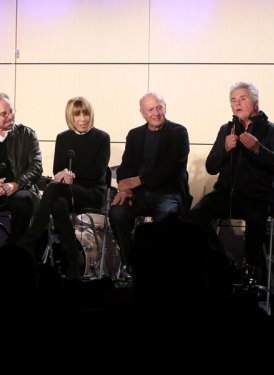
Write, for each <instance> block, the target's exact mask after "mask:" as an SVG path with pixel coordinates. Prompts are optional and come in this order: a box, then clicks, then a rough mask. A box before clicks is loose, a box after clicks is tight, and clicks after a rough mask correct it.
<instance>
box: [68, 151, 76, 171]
mask: <svg viewBox="0 0 274 375" xmlns="http://www.w3.org/2000/svg"><path fill="white" fill-rule="evenodd" d="M74 156H75V151H74V150H68V159H69V163H68V171H69V172H71V171H72V170H71V169H72V168H71V167H72V159H74Z"/></svg>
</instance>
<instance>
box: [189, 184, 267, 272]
mask: <svg viewBox="0 0 274 375" xmlns="http://www.w3.org/2000/svg"><path fill="white" fill-rule="evenodd" d="M268 210H269V207H268V202H267V200H264V199H262V200H261V199H254V198H250V197H245V196H243V195H242V194H240V193H239V192H237V191H236V192H233V193H230V192H227V191H218V192H217V191H213V192H211V193H209V194H206V195H205V196H204V197H203V198H202V199H201V200H200V201H199V202H198V203H197V204H196V205H195V206H194V207H193V208H192V209H191V210H190V214H189V215H190V218H191V219H192V220H194V221H195V222H196V223H198V224H199V225H200V226H202V227H203V228H204V229H205V230H206V232H207V234H208V237H209V240H210V242H211V243H212V245H213V246H222V244H221V243H220V240H219V238H218V235H217V233H216V229H215V228H214V226H213V225H212V223H213V220H216V219H219V218H223V219H229V218H232V219H233V218H239V219H243V220H245V225H246V227H245V258H246V262H247V263H250V264H251V265H255V266H256V265H258V266H263V265H264V258H263V245H264V241H265V234H266V222H267V217H268Z"/></svg>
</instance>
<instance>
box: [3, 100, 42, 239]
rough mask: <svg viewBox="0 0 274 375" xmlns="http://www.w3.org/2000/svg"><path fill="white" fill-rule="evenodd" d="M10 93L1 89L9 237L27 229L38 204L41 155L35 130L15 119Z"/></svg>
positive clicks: (5, 194) (4, 200) (22, 232)
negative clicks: (17, 122)
mask: <svg viewBox="0 0 274 375" xmlns="http://www.w3.org/2000/svg"><path fill="white" fill-rule="evenodd" d="M14 115H15V110H14V109H13V108H12V107H11V103H10V100H9V97H8V96H7V95H6V94H3V93H0V209H1V210H8V211H10V212H11V223H10V226H11V234H10V241H11V242H14V243H16V242H17V241H18V239H19V238H20V237H21V236H22V235H23V234H24V233H25V231H26V228H27V227H28V225H29V223H30V220H31V217H32V214H33V212H34V209H35V206H36V204H37V203H38V202H39V190H38V188H37V186H36V183H37V182H38V181H39V179H40V178H41V175H42V171H43V170H42V156H41V151H40V148H39V143H38V139H37V137H36V134H35V132H34V131H33V130H32V129H31V128H29V127H27V126H24V125H22V124H20V125H16V124H15V123H14Z"/></svg>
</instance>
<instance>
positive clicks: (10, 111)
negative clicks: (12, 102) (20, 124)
mask: <svg viewBox="0 0 274 375" xmlns="http://www.w3.org/2000/svg"><path fill="white" fill-rule="evenodd" d="M15 112H16V111H15V109H13V108H10V109H9V110H8V111H4V112H1V113H0V117H4V118H7V117H8V116H9V115H14V114H15Z"/></svg>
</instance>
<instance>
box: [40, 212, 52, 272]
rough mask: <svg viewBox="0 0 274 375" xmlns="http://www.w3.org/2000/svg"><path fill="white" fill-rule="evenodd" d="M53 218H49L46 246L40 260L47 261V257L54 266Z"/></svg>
mask: <svg viewBox="0 0 274 375" xmlns="http://www.w3.org/2000/svg"><path fill="white" fill-rule="evenodd" d="M52 239H53V218H52V217H51V218H50V222H49V225H48V243H47V247H46V249H45V251H44V254H43V255H42V262H43V263H44V264H45V263H47V262H48V259H49V260H50V265H51V266H52V267H54V257H53V247H52V244H53V240H52Z"/></svg>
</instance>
